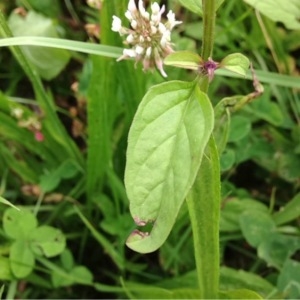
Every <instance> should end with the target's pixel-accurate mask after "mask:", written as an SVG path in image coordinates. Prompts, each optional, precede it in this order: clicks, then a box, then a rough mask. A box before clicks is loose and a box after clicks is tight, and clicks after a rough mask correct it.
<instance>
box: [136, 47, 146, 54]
mask: <svg viewBox="0 0 300 300" xmlns="http://www.w3.org/2000/svg"><path fill="white" fill-rule="evenodd" d="M144 50H145V49H144V48H143V47H142V46H139V45H137V46H136V47H135V53H136V54H138V55H141V54H143V52H144Z"/></svg>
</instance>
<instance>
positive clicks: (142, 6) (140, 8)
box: [139, 0, 146, 16]
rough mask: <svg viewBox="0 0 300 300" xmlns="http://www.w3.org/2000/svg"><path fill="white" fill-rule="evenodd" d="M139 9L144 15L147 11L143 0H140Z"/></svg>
mask: <svg viewBox="0 0 300 300" xmlns="http://www.w3.org/2000/svg"><path fill="white" fill-rule="evenodd" d="M139 11H140V13H141V15H142V16H143V15H144V13H145V12H146V10H145V7H144V3H143V0H139Z"/></svg>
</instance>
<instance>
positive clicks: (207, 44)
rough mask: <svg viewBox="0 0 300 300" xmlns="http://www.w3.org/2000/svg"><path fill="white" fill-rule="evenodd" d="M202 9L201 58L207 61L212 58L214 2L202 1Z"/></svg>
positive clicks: (211, 0)
mask: <svg viewBox="0 0 300 300" xmlns="http://www.w3.org/2000/svg"><path fill="white" fill-rule="evenodd" d="M202 8H203V41H202V51H201V57H202V58H203V59H204V61H207V59H208V58H209V57H211V56H212V51H213V45H214V35H215V19H216V1H215V0H202Z"/></svg>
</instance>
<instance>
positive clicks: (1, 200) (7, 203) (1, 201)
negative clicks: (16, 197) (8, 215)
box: [0, 196, 20, 211]
mask: <svg viewBox="0 0 300 300" xmlns="http://www.w3.org/2000/svg"><path fill="white" fill-rule="evenodd" d="M0 203H3V204H6V205H9V206H11V207H13V208H14V209H16V210H19V211H20V209H19V208H18V207H16V206H14V205H13V204H12V203H10V202H9V201H8V200H6V199H4V198H3V197H1V196H0Z"/></svg>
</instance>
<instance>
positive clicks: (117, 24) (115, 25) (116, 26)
mask: <svg viewBox="0 0 300 300" xmlns="http://www.w3.org/2000/svg"><path fill="white" fill-rule="evenodd" d="M121 28H122V21H121V19H120V18H118V17H116V16H113V22H112V27H111V30H112V31H115V32H120V30H121Z"/></svg>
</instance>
